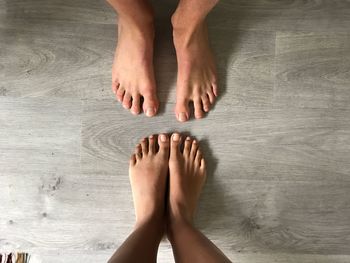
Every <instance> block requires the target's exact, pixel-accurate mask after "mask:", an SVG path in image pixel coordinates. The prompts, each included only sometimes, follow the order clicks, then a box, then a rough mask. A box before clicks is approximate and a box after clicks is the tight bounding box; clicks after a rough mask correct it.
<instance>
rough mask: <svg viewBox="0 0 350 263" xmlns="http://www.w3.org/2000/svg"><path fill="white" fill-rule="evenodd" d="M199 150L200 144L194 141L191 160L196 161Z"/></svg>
mask: <svg viewBox="0 0 350 263" xmlns="http://www.w3.org/2000/svg"><path fill="white" fill-rule="evenodd" d="M197 149H198V143H197V141H196V140H193V142H192V145H191V152H190V158H191V160H194V159H195V157H196V154H197Z"/></svg>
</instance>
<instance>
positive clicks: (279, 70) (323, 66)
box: [274, 33, 350, 109]
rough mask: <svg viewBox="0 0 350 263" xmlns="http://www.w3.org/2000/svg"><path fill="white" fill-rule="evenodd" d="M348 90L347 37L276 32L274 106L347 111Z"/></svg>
mask: <svg viewBox="0 0 350 263" xmlns="http://www.w3.org/2000/svg"><path fill="white" fill-rule="evenodd" d="M349 87H350V34H348V33H347V34H335V33H331V34H318V33H277V40H276V86H275V93H274V96H275V97H274V101H275V102H276V104H277V105H279V106H283V105H284V106H298V107H308V108H346V109H349V105H350V88H349Z"/></svg>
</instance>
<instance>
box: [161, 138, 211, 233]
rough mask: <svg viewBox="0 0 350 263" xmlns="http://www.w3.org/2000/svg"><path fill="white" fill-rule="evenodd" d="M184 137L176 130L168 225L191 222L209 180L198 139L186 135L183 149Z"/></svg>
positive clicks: (170, 163) (171, 150)
mask: <svg viewBox="0 0 350 263" xmlns="http://www.w3.org/2000/svg"><path fill="white" fill-rule="evenodd" d="M181 144H182V142H181V136H180V135H179V134H177V133H174V134H173V135H172V136H171V142H170V158H169V185H170V187H169V189H170V190H169V218H168V220H169V224H168V225H169V226H170V227H171V226H172V225H173V224H176V223H177V222H186V223H189V224H192V222H193V216H194V212H195V209H196V206H197V202H198V199H199V196H200V193H201V190H202V187H203V185H204V182H205V179H206V167H205V161H204V159H203V157H202V153H201V151H200V150H199V147H198V142H197V141H196V140H192V139H191V138H190V137H187V138H186V140H185V142H184V146H183V151H181V150H180V148H181Z"/></svg>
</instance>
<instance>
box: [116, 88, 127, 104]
mask: <svg viewBox="0 0 350 263" xmlns="http://www.w3.org/2000/svg"><path fill="white" fill-rule="evenodd" d="M124 94H125V89H124V88H123V87H120V86H119V88H118V90H117V100H118V101H119V102H122V101H123V98H124Z"/></svg>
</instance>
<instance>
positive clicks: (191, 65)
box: [172, 14, 218, 122]
mask: <svg viewBox="0 0 350 263" xmlns="http://www.w3.org/2000/svg"><path fill="white" fill-rule="evenodd" d="M179 19H181V18H177V15H176V14H175V15H174V16H173V18H172V23H173V28H174V31H173V37H174V44H175V49H176V56H177V63H178V76H177V88H176V106H175V114H176V117H177V119H178V120H179V121H181V122H183V121H187V120H188V119H189V117H190V110H189V103H190V102H191V101H193V104H194V116H195V118H202V117H203V116H204V112H208V111H209V110H210V108H211V106H212V104H213V103H214V101H215V98H216V97H217V94H218V88H217V76H216V66H215V62H214V57H213V54H212V51H211V49H210V46H209V40H208V32H207V31H208V30H207V26H206V24H205V21H204V20H203V21H200V22H198V23H197V24H195V25H190V26H186V25H183V22H182V21H179Z"/></svg>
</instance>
